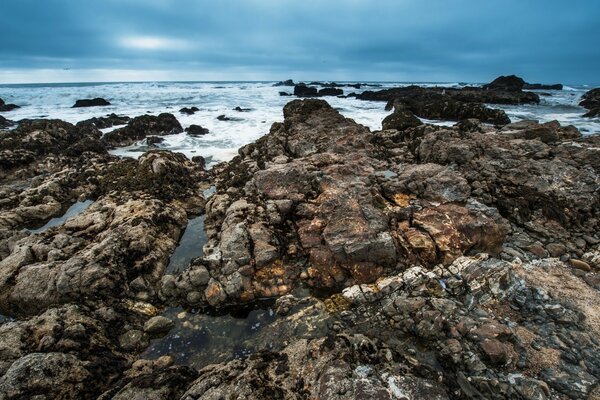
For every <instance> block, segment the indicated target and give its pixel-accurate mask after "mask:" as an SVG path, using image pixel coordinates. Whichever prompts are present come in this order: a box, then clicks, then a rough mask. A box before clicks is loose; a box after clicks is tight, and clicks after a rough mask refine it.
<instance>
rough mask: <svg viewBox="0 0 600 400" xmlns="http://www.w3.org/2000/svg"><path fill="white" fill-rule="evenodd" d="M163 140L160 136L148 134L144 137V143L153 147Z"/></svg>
mask: <svg viewBox="0 0 600 400" xmlns="http://www.w3.org/2000/svg"><path fill="white" fill-rule="evenodd" d="M164 141H165V139H164V138H162V137H160V136H148V137H147V138H146V143H147V144H148V146H153V147H156V145H157V144H160V143H163V142H164Z"/></svg>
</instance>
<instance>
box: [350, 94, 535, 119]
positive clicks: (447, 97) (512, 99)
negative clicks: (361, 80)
mask: <svg viewBox="0 0 600 400" xmlns="http://www.w3.org/2000/svg"><path fill="white" fill-rule="evenodd" d="M356 98H357V99H359V100H370V101H387V102H389V103H390V104H392V103H393V101H394V100H396V99H400V100H403V101H405V102H407V101H408V100H412V102H415V101H417V100H418V101H419V102H425V100H427V101H433V100H437V101H443V103H442V105H438V106H437V107H438V108H441V109H443V108H444V103H448V102H449V101H452V100H453V101H452V102H451V103H450V105H451V106H452V107H453V108H456V107H457V106H456V104H463V105H462V107H463V108H464V107H465V106H464V103H467V104H478V105H480V106H481V105H482V104H485V103H488V104H528V103H533V104H537V103H539V101H540V98H539V96H538V95H537V94H535V93H533V92H524V91H521V90H516V91H515V90H511V91H509V90H500V89H493V90H486V89H485V88H478V87H464V88H462V89H457V88H451V87H427V88H423V87H418V86H405V87H399V88H390V89H384V90H379V91H376V92H373V91H369V90H366V91H364V92H362V93H360V94H358V95H356ZM425 110H426V108H425ZM413 112H415V111H414V110H413ZM438 112H439V111H438ZM445 113H448V111H446V112H445ZM415 114H417V115H419V114H418V113H417V112H415ZM475 118H476V117H475Z"/></svg>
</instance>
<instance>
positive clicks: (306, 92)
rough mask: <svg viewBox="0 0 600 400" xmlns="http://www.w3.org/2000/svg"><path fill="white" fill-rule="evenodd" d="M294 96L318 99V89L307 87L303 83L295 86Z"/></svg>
mask: <svg viewBox="0 0 600 400" xmlns="http://www.w3.org/2000/svg"><path fill="white" fill-rule="evenodd" d="M294 96H298V97H316V96H318V91H317V88H316V87H313V86H306V85H305V84H303V83H301V84H298V85H296V86H294Z"/></svg>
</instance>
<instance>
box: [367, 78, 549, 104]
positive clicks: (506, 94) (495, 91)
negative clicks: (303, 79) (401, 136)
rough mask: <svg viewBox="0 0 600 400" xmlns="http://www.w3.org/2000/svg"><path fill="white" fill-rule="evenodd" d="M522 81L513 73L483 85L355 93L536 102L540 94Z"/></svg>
mask: <svg viewBox="0 0 600 400" xmlns="http://www.w3.org/2000/svg"><path fill="white" fill-rule="evenodd" d="M524 84H525V81H523V79H521V78H519V77H516V76H514V75H512V76H508V77H504V76H503V77H499V78H497V79H495V80H494V81H493V82H491V83H489V84H487V85H484V86H483V87H470V86H467V87H464V88H461V89H457V88H450V87H427V88H422V87H419V86H408V87H400V88H391V89H383V90H379V91H376V92H373V91H365V92H363V93H360V94H358V95H356V98H358V99H360V100H374V101H387V102H390V101H394V100H403V99H406V98H413V99H414V98H415V97H421V98H422V99H427V98H429V97H434V98H435V97H436V96H440V95H441V96H443V99H445V100H446V101H448V100H450V99H452V100H455V101H458V102H462V103H478V104H484V103H487V104H530V103H533V104H537V103H539V102H540V98H539V96H538V95H537V94H535V93H532V92H525V91H523V90H522V88H523V85H524Z"/></svg>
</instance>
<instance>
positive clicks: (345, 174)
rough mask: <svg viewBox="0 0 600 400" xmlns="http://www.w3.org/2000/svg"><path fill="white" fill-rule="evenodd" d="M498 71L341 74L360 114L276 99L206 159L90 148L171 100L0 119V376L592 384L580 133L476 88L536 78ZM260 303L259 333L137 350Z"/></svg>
mask: <svg viewBox="0 0 600 400" xmlns="http://www.w3.org/2000/svg"><path fill="white" fill-rule="evenodd" d="M505 78H510V77H505ZM513 81H514V79H512V78H510V79H504V80H500V81H498V82H496V81H495V83H494V82H492V83H491V84H490V86H488V87H484V88H465V89H460V90H459V89H448V88H446V89H442V88H419V87H407V88H397V89H386V90H381V91H367V92H363V93H362V94H360V95H357V98H359V99H369V100H380V101H385V102H387V105H388V108H389V110H390V111H391V114H390V116H389V117H387V118H386V120H384V122H383V128H384V129H383V130H380V131H373V132H372V131H370V130H369V129H368V128H366V127H364V126H362V125H359V124H357V123H356V122H355V121H353V120H352V119H348V118H345V117H344V116H343V115H342V114H340V113H339V112H338V111H337V110H335V109H334V108H332V107H331V106H330V105H329V104H328V103H327V102H326V101H324V100H322V99H296V100H293V101H291V102H289V103H288V104H287V105H286V106H285V107H284V109H283V114H284V120H283V122H280V123H275V124H273V125H272V126H271V129H270V131H269V132H268V133H267V134H266V135H265V136H263V137H262V138H260V139H259V140H257V141H256V142H254V143H252V144H249V145H247V146H244V147H242V148H241V149H240V150H239V152H238V156H237V157H235V158H234V159H233V160H232V161H230V162H227V163H222V164H218V165H217V166H215V167H214V168H212V169H211V170H205V168H204V162H203V161H204V160H202V159H194V161H190V160H188V159H187V158H186V157H185V156H183V155H181V154H177V153H171V152H168V151H158V150H152V151H149V152H147V153H145V154H144V155H143V156H141V157H140V158H139V159H138V160H133V159H121V158H118V157H115V156H112V155H110V154H109V153H108V152H107V149H109V148H111V147H114V146H123V145H128V144H131V143H133V142H135V141H138V140H141V139H144V138H148V137H150V136H152V137H155V138H158V139H160V137H161V136H164V135H169V134H173V133H178V132H182V127H181V125H180V124H179V122H178V121H177V119H176V117H175V116H173V115H171V114H161V115H159V116H156V117H155V116H148V115H145V116H141V117H137V118H133V119H128V118H124V117H119V116H118V115H114V114H113V115H111V116H109V117H107V118H103V119H94V120H89V121H84V122H81V123H79V124H77V125H72V124H69V123H66V122H63V121H59V120H22V121H19V122H18V125H12V123H10V122H7V123H4V124H2V121H1V120H0V124H2V125H0V194H1V195H0V210H1V213H0V314H2V316H3V319H4V321H3V322H2V323H1V324H0V399H25V398H36V399H57V398H59V399H80V398H97V399H128V400H132V399H174V398H175V399H185V400H191V399H206V400H208V399H238V398H239V399H241V398H244V399H365V400H367V399H382V400H383V399H386V400H387V399H390V400H392V399H440V400H441V399H531V400H543V399H599V398H600V313H599V311H598V309H597V307H598V304H600V234H599V232H600V140H599V139H600V137H599V136H582V135H581V134H580V133H579V132H578V131H577V129H575V128H574V127H571V126H561V125H560V124H559V123H556V122H549V123H544V124H540V123H538V122H536V121H521V122H517V123H510V120H509V119H508V117H507V116H506V114H504V112H503V111H501V110H497V109H493V108H490V107H488V106H485V105H484V104H506V102H512V103H515V104H520V103H523V102H531V103H536V102H537V101H539V98H537V95H536V94H534V93H531V92H525V91H523V90H522V89H523V85H524V82H523V84H521V83H519V82H517V86H519V85H520V87H518V88H516V89H515V88H513V87H512V86H511V85H512V83H511V82H513ZM281 85H282V86H283V85H285V86H293V85H294V83H293V82H291V81H287V82H281ZM296 87H297V86H296ZM327 89H328V90H330V92H329V93H331V95H335V93H334V92H333V90H336V89H335V87H333V86H332V87H326V88H324V89H321V90H327ZM311 93H313V92H312V91H311ZM316 93H317V95H319V91H317V92H316ZM336 93H337V92H336ZM313 94H314V93H313ZM311 96H312V95H311ZM382 106H383V104H382ZM417 117H421V118H430V119H449V120H456V121H457V123H456V124H455V125H454V126H451V127H444V126H437V125H432V124H427V123H423V122H422V121H421V120H420V119H419V118H417ZM122 124H127V125H126V126H125V127H121V128H118V129H116V130H115V131H113V132H110V133H107V134H104V135H102V134H101V132H100V131H99V129H103V128H105V127H109V126H114V125H122ZM11 127H13V129H10V128H11ZM197 129H198V130H199V132H200V133H199V134H203V133H204V132H203V128H201V127H198V128H197ZM83 200H90V201H93V202H92V203H91V204H90V205H89V206H88V207H87V208H85V209H84V210H83V211H81V212H80V213H79V214H76V215H74V216H73V217H71V218H70V219H68V220H67V221H66V222H64V223H63V224H60V225H57V226H54V227H49V228H48V229H44V230H41V231H39V232H38V231H36V232H32V230H33V229H35V228H40V227H43V226H44V224H45V223H46V222H47V221H48V220H50V219H51V218H53V217H59V216H61V215H63V214H64V212H65V210H66V209H68V208H69V207H70V206H71V205H73V204H74V203H76V202H78V201H83ZM199 215H203V216H204V219H203V224H204V230H205V232H206V236H207V242H206V244H205V245H204V247H203V252H202V255H201V256H200V257H196V258H193V259H192V260H191V261H190V262H189V266H188V267H187V268H186V269H185V270H183V271H181V272H178V273H174V274H173V273H166V269H167V265H168V263H169V258H170V256H171V255H172V254H173V252H174V251H175V249H176V248H177V246H178V243H179V241H180V239H181V237H182V235H183V234H184V231H185V229H186V225H187V224H188V221H189V220H191V219H192V218H194V217H197V216H199ZM265 304H267V305H268V307H269V309H270V310H272V314H273V315H272V316H270V318H272V320H273V321H274V322H273V323H272V324H271V325H270V326H269V329H270V330H267V331H265V333H264V334H262V335H259V334H257V335H256V336H254V337H253V338H252V339H251V340H253V341H254V342H256V343H255V344H256V348H258V349H259V350H257V351H254V352H251V353H250V354H247V353H242V354H241V355H240V354H237V355H234V354H215V357H214V360H211V362H208V363H203V364H202V365H194V364H193V363H185V362H179V361H178V360H179V358H178V357H177V355H176V354H162V355H161V356H160V357H147V356H146V353H145V351H147V349H148V347H149V346H150V344H151V343H157V342H159V341H160V340H161V338H163V337H164V336H165V335H166V334H167V333H168V332H169V331H173V330H175V329H188V328H180V327H179V325H176V322H177V321H175V318H172V317H170V315H173V314H175V313H176V314H178V315H181V318H184V317H185V315H186V314H189V315H199V316H202V315H211V316H219V315H226V314H228V313H235V312H236V311H238V310H240V309H250V310H252V309H256V308H259V307H264V305H265ZM169 312H171V314H169ZM177 318H179V317H177ZM183 325H184V326H186V324H185V323H184V324H183ZM188 325H192V324H191V323H188ZM189 329H191V328H189ZM180 335H182V336H185V335H186V332H184V331H182V332H180ZM186 349H187V352H188V353H190V354H193V353H195V352H201V351H202V350H196V349H194V348H193V347H186Z"/></svg>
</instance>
